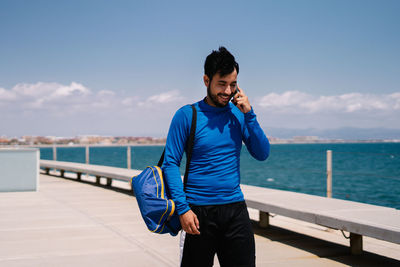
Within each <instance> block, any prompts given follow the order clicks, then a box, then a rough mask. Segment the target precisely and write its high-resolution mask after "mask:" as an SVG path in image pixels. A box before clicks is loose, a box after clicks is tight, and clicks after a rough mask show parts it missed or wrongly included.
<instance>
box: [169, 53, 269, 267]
mask: <svg viewBox="0 0 400 267" xmlns="http://www.w3.org/2000/svg"><path fill="white" fill-rule="evenodd" d="M204 72H205V74H204V77H203V79H204V84H205V86H206V87H207V96H206V97H205V98H204V99H203V100H201V101H199V102H197V103H195V104H194V105H195V108H196V110H197V125H196V133H195V137H194V146H193V152H192V159H191V163H190V169H189V175H188V180H187V184H186V188H185V190H184V187H183V184H182V180H181V175H180V172H179V166H180V162H181V158H182V155H183V152H184V151H185V150H186V141H187V139H188V137H189V134H190V125H191V120H192V109H191V107H190V105H187V106H184V107H182V108H180V109H179V110H178V111H177V112H176V114H175V116H174V118H173V119H172V122H171V126H170V129H169V132H168V137H167V144H166V147H165V159H164V165H163V170H164V174H165V180H166V183H167V186H168V187H169V189H170V192H171V197H172V199H173V200H174V202H175V205H176V209H177V212H178V214H179V219H180V222H181V225H182V228H183V230H184V231H185V232H186V238H185V241H184V249H183V256H182V262H181V266H212V265H213V259H214V256H215V253H216V254H217V256H218V260H219V262H220V264H221V266H254V265H255V244H254V234H253V230H252V228H251V224H250V219H249V215H248V212H247V207H246V204H245V202H244V197H243V193H242V191H241V189H240V164H239V163H240V150H241V147H242V141H243V142H244V143H245V144H246V147H247V149H248V150H249V152H250V154H251V155H252V156H253V157H254V158H256V159H258V160H265V159H266V158H267V157H268V155H269V142H268V139H267V137H266V136H265V134H264V132H263V130H262V129H261V127H260V126H259V124H258V122H257V120H256V115H255V114H254V111H253V109H252V107H251V105H250V103H249V100H248V98H247V96H246V94H245V93H244V91H243V90H242V89H240V88H239V87H238V86H237V75H238V73H239V65H238V63H237V62H236V61H235V58H234V57H233V55H232V54H231V53H230V52H229V51H228V50H227V49H226V48H225V47H220V48H219V50H218V51H213V52H212V53H211V54H210V55H208V57H207V58H206V61H205V64H204ZM236 91H237V92H236ZM231 101H232V102H233V103H231Z"/></svg>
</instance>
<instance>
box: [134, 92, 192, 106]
mask: <svg viewBox="0 0 400 267" xmlns="http://www.w3.org/2000/svg"><path fill="white" fill-rule="evenodd" d="M183 100H184V97H182V96H181V95H180V93H179V91H177V90H173V91H168V92H165V93H161V94H158V95H152V96H150V97H148V98H147V99H146V100H145V101H143V102H139V106H146V107H151V106H153V105H159V104H168V103H180V102H182V101H183Z"/></svg>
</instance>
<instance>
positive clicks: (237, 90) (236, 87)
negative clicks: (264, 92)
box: [231, 84, 239, 105]
mask: <svg viewBox="0 0 400 267" xmlns="http://www.w3.org/2000/svg"><path fill="white" fill-rule="evenodd" d="M237 93H239V89H238V85H237V84H236V86H235V91H234V92H233V93H232V100H231V101H232V103H233V104H235V105H236V101H235V98H234V97H235V95H236V94H237Z"/></svg>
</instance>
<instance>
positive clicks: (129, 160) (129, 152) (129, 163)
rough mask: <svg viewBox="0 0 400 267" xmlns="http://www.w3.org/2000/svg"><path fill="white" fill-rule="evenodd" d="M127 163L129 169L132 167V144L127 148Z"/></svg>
mask: <svg viewBox="0 0 400 267" xmlns="http://www.w3.org/2000/svg"><path fill="white" fill-rule="evenodd" d="M126 165H127V168H128V169H130V168H131V146H128V147H127V149H126Z"/></svg>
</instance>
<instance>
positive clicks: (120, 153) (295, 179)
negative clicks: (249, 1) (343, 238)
mask: <svg viewBox="0 0 400 267" xmlns="http://www.w3.org/2000/svg"><path fill="white" fill-rule="evenodd" d="M162 150H163V147H162V146H132V147H131V160H132V163H131V166H132V169H143V168H145V167H146V166H148V165H155V164H157V162H158V159H159V157H160V155H161V153H162ZM327 150H332V155H333V156H332V158H333V159H332V165H333V167H332V168H333V179H332V196H333V197H334V198H340V199H347V200H352V201H358V202H363V203H369V204H375V205H380V206H386V207H392V208H396V209H400V143H357V144H273V145H271V154H270V157H269V158H268V159H267V160H266V161H263V162H260V161H257V160H255V159H253V158H252V157H251V156H250V154H249V153H248V151H247V150H246V148H245V147H244V146H243V149H242V153H241V182H242V183H243V184H249V185H256V186H261V187H268V188H274V189H281V190H288V191H295V192H301V193H306V194H312V195H318V196H326V151H327ZM40 152H41V159H53V150H52V148H41V149H40ZM126 154H127V148H126V147H123V146H121V147H97V146H96V147H90V164H98V165H108V166H114V167H123V168H125V167H126V166H127V156H126ZM57 159H58V160H61V161H71V162H80V163H84V162H85V148H84V147H59V148H57ZM184 166H185V160H183V161H182V164H181V172H182V174H183V172H184Z"/></svg>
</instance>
